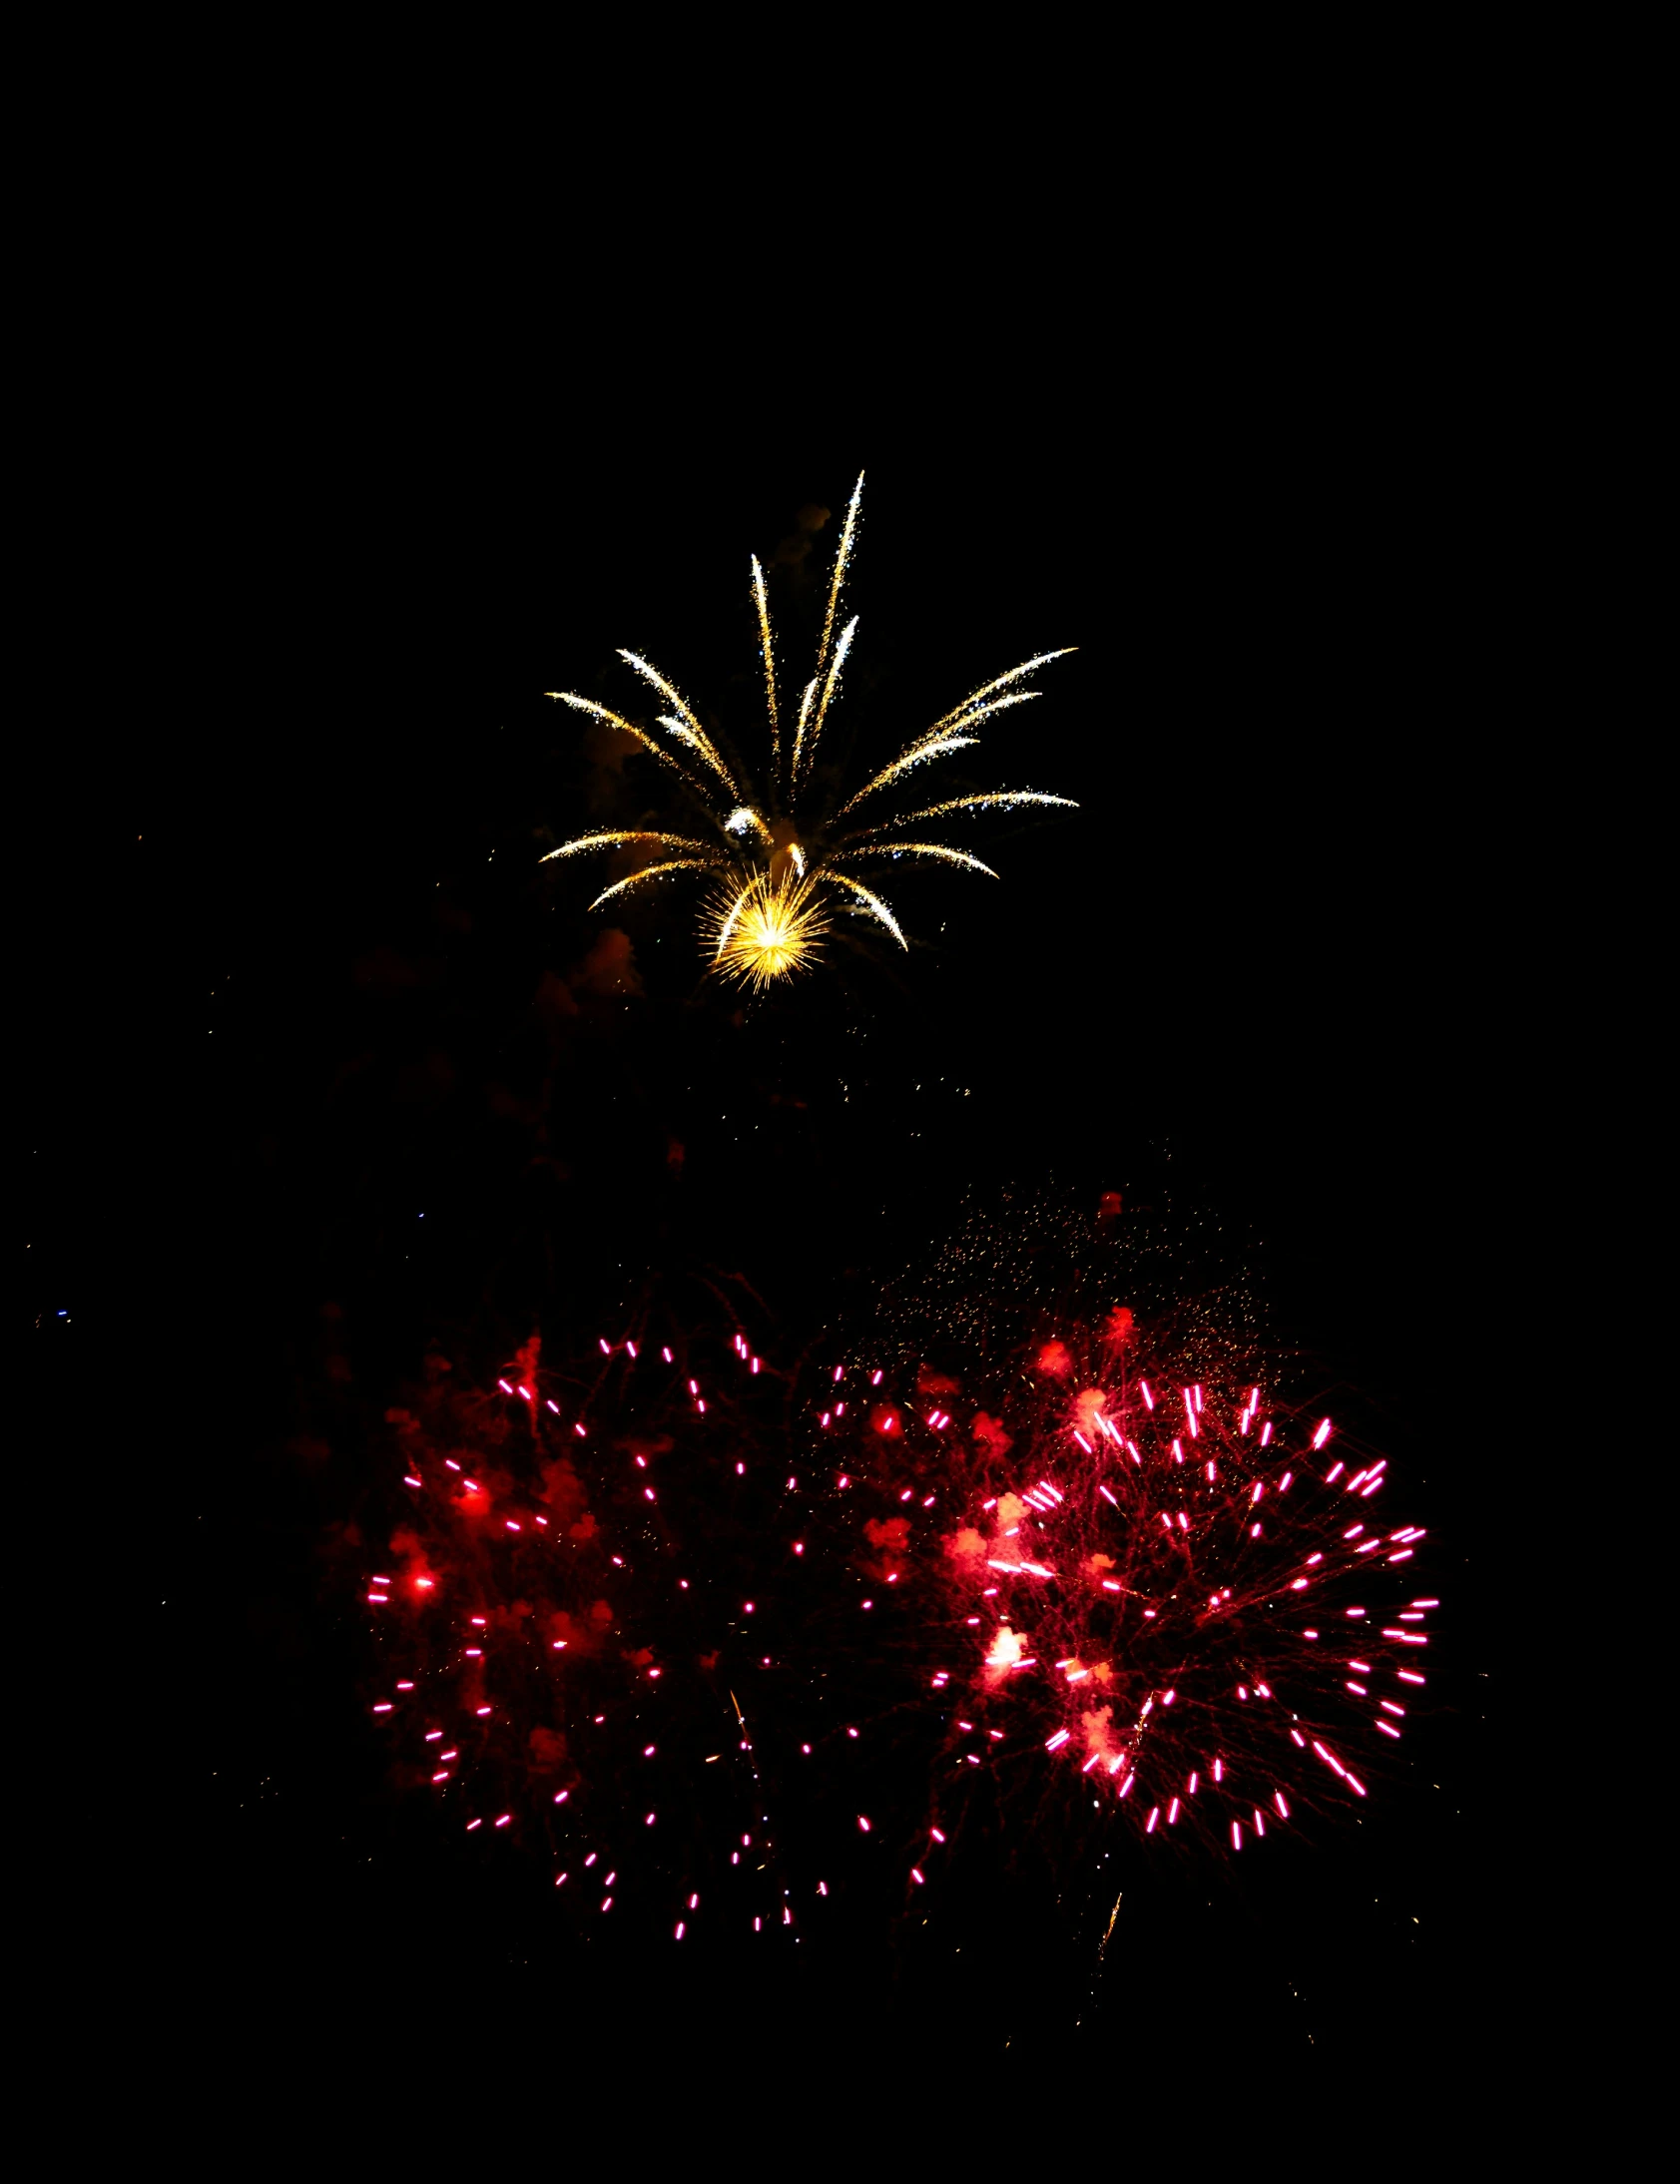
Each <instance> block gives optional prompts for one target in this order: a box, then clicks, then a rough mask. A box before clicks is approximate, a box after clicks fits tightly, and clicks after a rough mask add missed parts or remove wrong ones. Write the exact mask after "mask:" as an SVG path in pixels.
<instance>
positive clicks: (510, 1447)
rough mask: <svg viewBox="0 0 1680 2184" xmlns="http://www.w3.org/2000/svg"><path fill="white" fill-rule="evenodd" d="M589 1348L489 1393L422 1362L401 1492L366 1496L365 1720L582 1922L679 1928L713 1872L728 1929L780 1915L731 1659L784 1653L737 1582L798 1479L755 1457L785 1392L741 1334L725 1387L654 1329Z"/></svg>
mask: <svg viewBox="0 0 1680 2184" xmlns="http://www.w3.org/2000/svg"><path fill="white" fill-rule="evenodd" d="M599 1351H600V1357H599V1358H598V1360H597V1366H598V1369H597V1370H596V1371H595V1372H594V1373H593V1374H591V1375H589V1376H588V1377H587V1378H586V1377H585V1376H583V1375H582V1374H577V1373H572V1374H568V1375H565V1376H561V1375H555V1374H551V1373H548V1372H545V1371H541V1372H540V1371H539V1346H538V1344H537V1343H536V1342H534V1341H533V1343H532V1344H530V1345H529V1346H528V1347H527V1349H526V1350H525V1351H523V1352H521V1354H520V1356H519V1359H518V1361H517V1363H516V1365H514V1366H513V1367H512V1368H510V1369H509V1370H508V1371H507V1372H505V1373H504V1374H503V1375H502V1376H501V1377H500V1378H499V1379H498V1380H497V1382H496V1383H495V1385H494V1387H493V1388H492V1389H486V1390H482V1391H480V1390H478V1389H476V1388H472V1387H470V1386H457V1385H456V1384H455V1382H454V1378H453V1375H452V1374H451V1373H449V1371H448V1368H447V1366H444V1365H440V1364H438V1365H437V1368H436V1369H434V1370H433V1372H432V1374H431V1377H430V1380H429V1382H428V1385H427V1386H426V1387H425V1388H423V1389H420V1390H416V1391H415V1392H414V1393H412V1394H411V1395H410V1396H409V1397H408V1399H407V1405H406V1406H405V1407H401V1408H394V1409H392V1410H390V1411H388V1412H387V1413H386V1423H387V1424H388V1425H389V1426H390V1427H391V1428H393V1430H394V1435H395V1441H396V1454H397V1456H398V1458H399V1466H400V1467H399V1469H398V1471H397V1474H396V1479H395V1480H394V1481H393V1485H394V1486H395V1491H396V1494H398V1495H400V1497H401V1501H402V1503H403V1504H404V1505H403V1506H401V1507H399V1508H393V1507H392V1506H391V1500H390V1498H386V1499H385V1500H384V1501H383V1503H382V1505H376V1507H375V1508H374V1509H370V1510H369V1511H368V1512H367V1518H368V1525H369V1527H371V1528H373V1529H374V1531H375V1535H376V1536H383V1537H384V1538H386V1540H387V1541H388V1545H387V1547H385V1548H384V1549H381V1550H380V1552H379V1555H378V1558H377V1564H376V1567H375V1569H374V1570H373V1571H372V1573H371V1574H370V1575H369V1576H368V1578H367V1580H366V1582H365V1586H364V1593H365V1606H366V1610H367V1612H368V1613H369V1615H370V1617H371V1620H372V1622H373V1625H374V1629H373V1632H372V1640H373V1646H374V1650H375V1653H376V1655H377V1657H378V1660H379V1663H380V1667H379V1670H378V1672H377V1683H376V1686H375V1690H374V1694H373V1695H372V1697H371V1699H370V1711H371V1713H372V1716H373V1717H374V1719H375V1721H377V1722H379V1723H381V1724H382V1725H383V1726H384V1728H385V1730H386V1731H387V1733H388V1734H389V1736H390V1738H391V1747H392V1765H393V1772H394V1776H395V1779H396V1781H397V1782H398V1784H399V1785H400V1786H403V1787H407V1788H411V1789H421V1788H424V1789H426V1790H427V1791H429V1793H430V1795H431V1796H432V1797H433V1798H434V1799H435V1800H436V1801H437V1803H438V1806H439V1809H440V1813H441V1814H442V1815H443V1816H444V1817H445V1818H446V1819H448V1820H449V1821H451V1822H452V1825H453V1826H454V1827H456V1828H458V1829H460V1830H461V1831H463V1832H464V1833H465V1834H467V1835H469V1836H472V1837H475V1838H477V1837H482V1838H483V1839H485V1840H495V1839H497V1838H498V1837H506V1838H508V1839H511V1840H515V1841H522V1842H523V1843H524V1844H525V1846H526V1847H527V1848H528V1849H529V1850H532V1851H535V1852H536V1853H537V1854H538V1855H539V1856H541V1855H543V1854H545V1853H546V1854H547V1856H549V1857H551V1858H552V1861H553V1865H554V1869H555V1874H554V1885H555V1886H556V1887H557V1888H560V1889H562V1890H566V1891H568V1892H569V1896H570V1897H574V1898H577V1899H579V1908H580V1909H581V1910H585V1911H587V1912H588V1913H589V1914H590V1915H592V1916H594V1915H604V1914H607V1913H610V1912H612V1911H614V1907H615V1906H618V1907H620V1911H619V1915H620V1917H622V1916H623V1915H624V1911H627V1910H629V1911H632V1914H633V1915H637V1916H642V1917H647V1918H653V1919H654V1920H656V1921H657V1920H658V1919H660V1918H663V1919H666V1920H668V1921H670V1924H669V1927H668V1930H669V1931H671V1932H673V1933H674V1934H675V1936H676V1937H677V1938H678V1939H679V1940H680V1939H682V1938H683V1937H684V1935H685V1933H687V1932H688V1931H690V1930H692V1928H693V1927H694V1924H695V1918H696V1913H697V1912H699V1911H702V1906H703V1902H704V1903H705V1905H706V1906H707V1907H708V1908H710V1907H711V1905H712V1903H713V1900H714V1897H715V1893H716V1890H717V1888H718V1886H719V1884H720V1882H721V1881H722V1880H723V1879H724V1878H726V1877H728V1878H729V1879H730V1880H731V1881H732V1882H733V1883H734V1884H735V1887H734V1889H733V1893H732V1897H731V1903H730V1909H731V1911H732V1912H733V1913H734V1915H735V1918H736V1921H737V1922H738V1923H739V1922H742V1921H744V1920H745V1919H746V1918H747V1917H749V1916H750V1917H751V1918H752V1919H753V1922H754V1928H753V1930H755V1931H763V1930H768V1929H769V1928H770V1927H771V1926H772V1924H773V1923H774V1925H775V1926H776V1927H778V1928H783V1927H791V1926H792V1925H793V1923H794V1913H793V1911H792V1909H791V1907H790V1905H789V1904H788V1902H787V1898H788V1896H789V1893H790V1891H789V1888H788V1886H787V1883H786V1876H785V1873H784V1871H783V1868H782V1863H781V1858H780V1851H779V1847H778V1845H777V1843H776V1842H775V1840H774V1836H775V1831H774V1829H773V1828H772V1827H771V1825H770V1822H769V1798H768V1792H767V1789H766V1786H765V1784H764V1781H763V1778H762V1774H761V1768H760V1762H759V1758H758V1756H757V1753H756V1749H755V1739H754V1734H753V1729H752V1727H751V1726H750V1725H751V1723H752V1721H753V1719H754V1717H755V1714H756V1712H758V1711H760V1710H761V1708H762V1697H763V1694H762V1689H761V1687H760V1685H759V1684H757V1683H754V1682H752V1681H749V1678H748V1673H747V1672H748V1671H749V1669H750V1668H757V1669H759V1670H760V1673H761V1676H762V1677H764V1678H765V1679H766V1680H768V1674H769V1672H771V1671H773V1670H774V1669H775V1668H776V1667H777V1666H778V1665H779V1664H778V1661H777V1654H778V1653H780V1651H781V1644H780V1639H781V1633H780V1630H777V1632H776V1635H775V1636H774V1637H772V1636H770V1634H769V1632H768V1631H767V1629H766V1628H765V1627H764V1626H771V1627H772V1628H774V1627H775V1625H776V1617H775V1615H774V1613H772V1614H771V1615H765V1614H763V1613H761V1612H760V1609H761V1605H762V1604H766V1603H765V1602H764V1596H763V1594H762V1591H761V1588H760V1587H758V1586H757V1585H755V1583H754V1582H753V1580H754V1577H755V1576H759V1577H762V1576H763V1575H764V1566H763V1562H762V1559H761V1557H760V1554H759V1547H758V1542H759V1541H760V1540H761V1539H762V1538H763V1537H764V1536H765V1534H766V1531H767V1526H766V1524H765V1521H764V1512H765V1508H766V1504H767V1500H768V1501H769V1502H770V1503H771V1504H772V1505H778V1504H780V1503H782V1502H785V1501H787V1500H788V1499H789V1498H791V1490H792V1489H794V1488H795V1486H796V1481H795V1480H793V1479H792V1478H788V1479H787V1482H786V1485H784V1484H783V1479H784V1476H785V1474H784V1473H782V1472H781V1471H780V1470H779V1468H778V1467H777V1466H775V1465H767V1464H765V1463H764V1462H762V1461H761V1460H760V1458H761V1456H762V1454H763V1451H764V1449H765V1446H766V1444H767V1441H772V1440H773V1429H771V1428H767V1426H766V1424H765V1413H766V1412H767V1411H768V1412H769V1413H770V1414H772V1415H774V1414H775V1412H776V1410H777V1409H778V1407H779V1405H780V1401H781V1396H780V1392H779V1390H777V1389H776V1388H775V1387H774V1386H773V1385H772V1382H773V1380H774V1375H772V1374H771V1373H769V1372H768V1371H766V1370H765V1368H764V1362H763V1360H762V1359H761V1358H760V1357H759V1356H758V1355H757V1353H756V1352H755V1351H754V1350H753V1349H752V1347H751V1346H750V1345H749V1344H748V1343H747V1342H746V1340H745V1338H743V1337H740V1336H738V1337H737V1338H736V1341H735V1344H734V1347H733V1355H732V1357H731V1358H730V1362H729V1372H730V1378H731V1385H730V1387H729V1388H726V1389H725V1390H723V1391H720V1389H719V1387H718V1386H717V1384H716V1382H717V1380H718V1379H719V1378H720V1377H722V1376H723V1375H722V1374H720V1373H719V1371H718V1368H717V1366H716V1365H714V1366H713V1367H712V1368H711V1370H710V1373H709V1375H708V1377H706V1378H704V1379H703V1378H702V1373H703V1371H706V1369H707V1368H705V1367H702V1366H701V1365H699V1364H698V1361H696V1360H692V1359H689V1358H687V1357H684V1356H682V1355H680V1354H679V1353H678V1352H677V1351H674V1349H673V1347H672V1345H670V1344H664V1345H661V1344H660V1343H659V1342H658V1341H657V1340H655V1341H654V1342H653V1343H651V1344H650V1343H644V1342H638V1341H637V1340H635V1339H630V1340H626V1341H621V1342H618V1343H616V1344H615V1343H609V1342H607V1341H606V1340H604V1339H603V1340H602V1342H601V1343H600V1345H599ZM381 1506H382V1511H383V1512H384V1513H382V1514H381V1513H380V1509H381ZM387 1524H388V1529H382V1530H381V1529H380V1527H381V1526H383V1525H387ZM785 1528H786V1527H785V1526H778V1527H776V1529H777V1530H778V1531H780V1530H782V1529H785ZM784 1559H786V1558H785V1557H784ZM779 1574H781V1573H780V1572H779ZM755 1594H759V1597H755ZM773 1648H774V1649H775V1650H774V1651H773ZM726 1656H729V1657H728V1658H726ZM738 1694H740V1695H739V1696H738ZM720 1763H721V1764H720ZM616 1922H617V1921H616V1920H615V1923H616Z"/></svg>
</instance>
